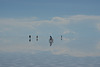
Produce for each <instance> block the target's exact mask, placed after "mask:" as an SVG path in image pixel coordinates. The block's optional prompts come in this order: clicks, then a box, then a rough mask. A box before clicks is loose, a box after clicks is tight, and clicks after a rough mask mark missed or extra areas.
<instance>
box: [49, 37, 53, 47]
mask: <svg viewBox="0 0 100 67" xmlns="http://www.w3.org/2000/svg"><path fill="white" fill-rule="evenodd" d="M49 43H50V46H51V45H52V43H53V38H52V37H51V36H50V39H49Z"/></svg>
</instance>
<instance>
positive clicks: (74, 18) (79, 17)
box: [68, 15, 100, 22]
mask: <svg viewBox="0 0 100 67" xmlns="http://www.w3.org/2000/svg"><path fill="white" fill-rule="evenodd" d="M68 19H69V20H71V21H74V22H78V21H82V20H99V21H100V16H88V15H74V16H70V17H68Z"/></svg>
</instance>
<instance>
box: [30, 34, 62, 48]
mask: <svg viewBox="0 0 100 67" xmlns="http://www.w3.org/2000/svg"><path fill="white" fill-rule="evenodd" d="M61 40H62V35H61ZM30 41H31V35H29V42H30ZM36 41H38V36H36ZM49 43H50V46H52V43H53V38H52V36H50V39H49Z"/></svg>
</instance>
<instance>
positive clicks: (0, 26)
mask: <svg viewBox="0 0 100 67" xmlns="http://www.w3.org/2000/svg"><path fill="white" fill-rule="evenodd" d="M99 3H100V1H99V0H0V52H8V53H9V52H22V53H32V54H36V53H42V52H47V53H52V54H54V55H69V56H75V57H86V56H100V7H99V6H100V4H99ZM29 35H32V41H31V42H28V39H29V38H28V36H29ZM37 35H38V36H39V41H38V42H36V40H35V37H36V36H37ZM61 35H62V37H63V39H62V40H61V39H60V36H61ZM49 36H52V37H53V39H54V43H53V45H52V46H51V47H50V46H49Z"/></svg>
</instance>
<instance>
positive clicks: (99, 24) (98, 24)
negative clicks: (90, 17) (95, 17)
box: [96, 23, 100, 31]
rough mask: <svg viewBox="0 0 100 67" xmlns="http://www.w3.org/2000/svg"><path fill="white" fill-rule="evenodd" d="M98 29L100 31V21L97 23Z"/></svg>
mask: <svg viewBox="0 0 100 67" xmlns="http://www.w3.org/2000/svg"><path fill="white" fill-rule="evenodd" d="M96 27H97V29H98V30H99V31H100V23H97V24H96Z"/></svg>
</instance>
